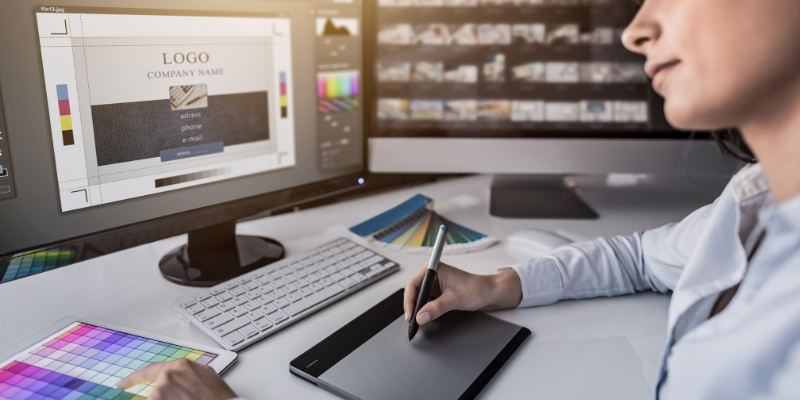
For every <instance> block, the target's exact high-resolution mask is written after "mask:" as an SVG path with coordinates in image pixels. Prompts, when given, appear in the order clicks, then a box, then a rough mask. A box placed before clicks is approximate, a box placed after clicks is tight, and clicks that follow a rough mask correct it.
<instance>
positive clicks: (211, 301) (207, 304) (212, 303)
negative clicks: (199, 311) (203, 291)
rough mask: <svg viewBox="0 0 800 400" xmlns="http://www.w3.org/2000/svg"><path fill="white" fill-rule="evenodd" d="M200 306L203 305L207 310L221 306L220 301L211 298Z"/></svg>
mask: <svg viewBox="0 0 800 400" xmlns="http://www.w3.org/2000/svg"><path fill="white" fill-rule="evenodd" d="M200 304H202V305H203V307H205V308H211V307H214V306H215V305H217V304H219V301H217V299H214V298H210V299H208V300H206V301H204V302H202V303H200Z"/></svg>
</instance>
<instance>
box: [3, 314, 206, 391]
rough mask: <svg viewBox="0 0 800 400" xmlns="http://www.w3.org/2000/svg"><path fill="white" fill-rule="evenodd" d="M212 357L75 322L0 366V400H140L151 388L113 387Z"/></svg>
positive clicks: (200, 362)
mask: <svg viewBox="0 0 800 400" xmlns="http://www.w3.org/2000/svg"><path fill="white" fill-rule="evenodd" d="M216 357H217V354H213V353H208V352H204V351H200V350H195V349H190V348H187V347H180V346H176V345H173V344H169V343H164V342H160V341H158V340H153V339H147V338H144V337H140V336H135V335H129V334H126V333H123V332H118V331H114V330H111V329H105V328H100V327H97V326H93V325H89V324H83V323H79V322H76V323H73V324H71V325H70V326H68V327H66V328H64V329H63V330H61V331H59V332H57V333H56V334H54V335H52V336H50V337H48V338H46V339H45V340H43V341H41V342H39V343H37V344H36V345H34V346H32V347H30V348H28V349H27V350H25V351H23V352H21V353H19V354H17V355H16V356H15V357H14V358H13V359H11V360H6V361H3V362H2V363H0V400H22V399H26V400H46V399H47V400H49V399H53V400H95V399H105V400H130V399H133V400H141V399H146V398H147V397H148V395H149V394H150V392H152V391H153V385H152V384H150V385H139V386H136V387H133V388H130V389H126V390H124V391H123V390H119V389H116V388H114V385H116V383H117V382H119V381H120V380H121V379H122V378H124V377H126V376H128V375H130V374H131V373H132V372H134V371H136V370H139V369H141V368H144V367H145V366H147V365H149V364H151V363H154V362H163V361H172V360H178V359H181V358H185V359H188V360H191V361H194V362H196V363H198V364H200V365H208V364H209V363H210V362H211V361H213V360H214V359H215V358H216Z"/></svg>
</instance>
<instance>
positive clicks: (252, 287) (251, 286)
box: [243, 282, 260, 290]
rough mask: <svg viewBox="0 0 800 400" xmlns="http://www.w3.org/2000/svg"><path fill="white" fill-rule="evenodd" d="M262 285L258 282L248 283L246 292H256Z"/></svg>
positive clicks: (245, 285)
mask: <svg viewBox="0 0 800 400" xmlns="http://www.w3.org/2000/svg"><path fill="white" fill-rule="evenodd" d="M259 286H260V285H259V284H258V283H257V282H247V283H245V284H244V286H243V287H244V288H245V289H246V290H256V289H258V287H259Z"/></svg>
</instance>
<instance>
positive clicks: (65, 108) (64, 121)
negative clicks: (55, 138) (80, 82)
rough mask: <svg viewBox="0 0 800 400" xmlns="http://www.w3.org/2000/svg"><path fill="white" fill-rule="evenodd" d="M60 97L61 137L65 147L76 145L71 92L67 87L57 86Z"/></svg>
mask: <svg viewBox="0 0 800 400" xmlns="http://www.w3.org/2000/svg"><path fill="white" fill-rule="evenodd" d="M56 94H57V96H58V115H59V116H60V118H61V137H62V139H63V140H64V146H72V145H73V144H75V135H73V133H72V112H71V111H70V108H69V91H68V90H67V85H56Z"/></svg>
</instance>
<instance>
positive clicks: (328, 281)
mask: <svg viewBox="0 0 800 400" xmlns="http://www.w3.org/2000/svg"><path fill="white" fill-rule="evenodd" d="M319 283H321V284H323V285H325V286H330V285H333V284H334V283H336V281H334V280H333V279H331V278H322V279H320V280H319Z"/></svg>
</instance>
